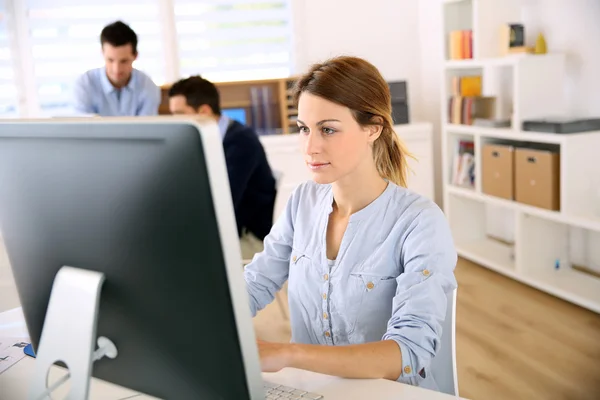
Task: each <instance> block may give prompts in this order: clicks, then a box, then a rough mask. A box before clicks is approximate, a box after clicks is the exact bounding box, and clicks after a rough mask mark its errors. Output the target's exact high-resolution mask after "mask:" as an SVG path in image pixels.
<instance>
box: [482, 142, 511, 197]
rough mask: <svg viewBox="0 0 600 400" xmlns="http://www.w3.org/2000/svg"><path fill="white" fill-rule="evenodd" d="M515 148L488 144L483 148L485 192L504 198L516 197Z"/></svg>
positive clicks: (483, 182)
mask: <svg viewBox="0 0 600 400" xmlns="http://www.w3.org/2000/svg"><path fill="white" fill-rule="evenodd" d="M514 153H515V148H514V147H513V146H509V145H500V144H486V145H484V146H483V148H482V165H481V168H482V170H481V179H482V190H483V193H485V194H489V195H491V196H496V197H501V198H503V199H508V200H513V199H514V187H515V186H514V175H515V167H514V165H515V163H514Z"/></svg>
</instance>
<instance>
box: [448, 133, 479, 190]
mask: <svg viewBox="0 0 600 400" xmlns="http://www.w3.org/2000/svg"><path fill="white" fill-rule="evenodd" d="M452 184H453V185H455V186H462V187H470V188H473V187H475V144H474V143H473V142H472V141H469V140H460V141H459V142H458V144H457V147H456V153H455V154H454V164H453V170H452Z"/></svg>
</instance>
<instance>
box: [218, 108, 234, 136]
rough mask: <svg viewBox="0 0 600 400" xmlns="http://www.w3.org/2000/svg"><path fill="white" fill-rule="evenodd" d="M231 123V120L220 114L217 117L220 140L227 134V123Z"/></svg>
mask: <svg viewBox="0 0 600 400" xmlns="http://www.w3.org/2000/svg"><path fill="white" fill-rule="evenodd" d="M230 122H231V119H230V118H229V117H228V116H227V115H225V114H221V116H220V117H219V122H218V124H219V132H221V139H222V138H224V137H225V134H226V133H227V128H229V123H230Z"/></svg>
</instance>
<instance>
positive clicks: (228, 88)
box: [159, 77, 298, 134]
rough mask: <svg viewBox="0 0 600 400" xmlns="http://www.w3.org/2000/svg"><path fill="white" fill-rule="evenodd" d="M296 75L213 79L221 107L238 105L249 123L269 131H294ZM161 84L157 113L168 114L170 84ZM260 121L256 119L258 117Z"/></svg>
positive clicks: (271, 132)
mask: <svg viewBox="0 0 600 400" xmlns="http://www.w3.org/2000/svg"><path fill="white" fill-rule="evenodd" d="M295 81H296V78H294V77H290V78H278V79H262V80H253V81H232V82H215V86H216V87H217V89H218V90H219V95H220V96H221V108H222V109H228V108H240V109H243V110H244V111H245V114H246V120H247V123H248V124H249V125H252V126H255V127H256V129H257V131H262V130H265V131H268V133H269V134H273V133H274V134H282V133H283V134H285V133H294V132H296V131H297V127H296V126H297V125H296V119H295V117H296V116H297V115H298V111H297V110H296V108H295V107H294V105H293V103H292V98H291V88H292V87H293V86H294V83H295ZM170 87H171V85H164V86H162V87H161V96H162V99H161V104H160V106H159V114H161V115H166V114H169V96H168V93H169V88H170ZM259 118H260V121H255V119H257V120H258V119H259Z"/></svg>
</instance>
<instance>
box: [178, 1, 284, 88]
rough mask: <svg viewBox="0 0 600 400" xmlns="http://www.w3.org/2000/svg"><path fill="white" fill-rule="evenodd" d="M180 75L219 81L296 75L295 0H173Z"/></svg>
mask: <svg viewBox="0 0 600 400" xmlns="http://www.w3.org/2000/svg"><path fill="white" fill-rule="evenodd" d="M173 2H174V5H175V10H174V11H175V24H176V29H177V40H178V42H179V58H180V68H179V71H180V75H181V76H182V77H187V76H190V75H195V74H201V75H202V76H204V77H205V78H207V79H210V80H213V81H233V80H246V79H266V78H278V77H287V76H289V75H290V71H291V65H292V59H291V54H292V52H291V49H292V43H291V33H292V29H291V22H290V21H291V11H290V7H291V4H290V2H291V0H173Z"/></svg>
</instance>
